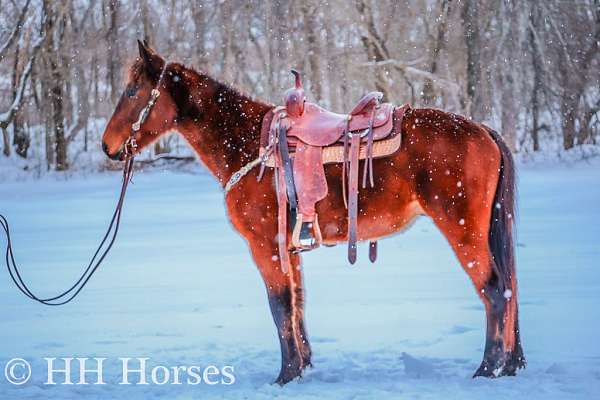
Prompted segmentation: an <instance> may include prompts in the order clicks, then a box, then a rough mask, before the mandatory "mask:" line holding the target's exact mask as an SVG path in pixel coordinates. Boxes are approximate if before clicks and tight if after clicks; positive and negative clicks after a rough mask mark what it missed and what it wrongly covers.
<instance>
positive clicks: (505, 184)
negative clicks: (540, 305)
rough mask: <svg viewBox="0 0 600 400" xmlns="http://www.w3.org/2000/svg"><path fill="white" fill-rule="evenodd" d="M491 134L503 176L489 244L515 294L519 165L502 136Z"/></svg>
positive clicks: (501, 274) (503, 279)
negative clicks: (516, 166)
mask: <svg viewBox="0 0 600 400" xmlns="http://www.w3.org/2000/svg"><path fill="white" fill-rule="evenodd" d="M488 132H489V134H490V135H491V137H492V139H494V142H496V145H497V146H498V148H499V149H500V154H501V162H500V174H499V176H498V185H497V186H496V194H495V195H494V203H493V204H492V220H491V223H490V231H489V235H488V242H489V246H490V250H491V252H492V257H493V259H494V263H495V264H496V274H498V278H499V280H500V282H503V283H504V289H511V290H514V289H515V287H514V285H513V283H514V280H515V279H516V277H515V243H514V233H515V232H514V229H513V228H514V225H515V218H516V215H515V214H516V200H517V187H516V180H517V177H516V172H515V164H514V160H513V157H512V154H511V152H510V149H509V148H508V146H507V145H506V143H505V142H504V140H503V139H502V138H501V137H500V135H499V134H498V132H495V131H494V130H492V129H489V128H488ZM515 294H516V293H515Z"/></svg>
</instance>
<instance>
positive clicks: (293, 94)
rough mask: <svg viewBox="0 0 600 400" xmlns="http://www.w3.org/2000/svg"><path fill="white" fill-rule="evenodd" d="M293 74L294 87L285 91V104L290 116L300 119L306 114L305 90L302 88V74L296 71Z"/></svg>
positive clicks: (293, 70)
mask: <svg viewBox="0 0 600 400" xmlns="http://www.w3.org/2000/svg"><path fill="white" fill-rule="evenodd" d="M292 74H293V75H294V77H295V82H294V87H293V88H290V89H288V90H286V91H285V95H284V97H283V102H284V104H285V109H286V111H287V114H288V115H289V116H291V117H300V116H301V115H302V114H304V103H305V102H306V96H305V95H304V88H303V87H302V80H301V79H300V73H299V72H298V71H296V70H295V69H292Z"/></svg>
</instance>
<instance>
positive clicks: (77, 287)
mask: <svg viewBox="0 0 600 400" xmlns="http://www.w3.org/2000/svg"><path fill="white" fill-rule="evenodd" d="M166 69H167V63H166V62H165V66H164V68H163V70H162V72H161V74H160V78H159V80H158V83H157V84H156V87H155V88H154V89H152V93H151V96H150V99H149V100H148V103H147V104H146V106H145V107H144V108H143V109H142V110H141V111H140V114H139V116H138V119H137V121H136V122H134V123H133V124H132V125H131V132H130V135H129V137H128V138H127V140H126V141H125V144H124V148H123V156H124V161H125V163H124V165H123V182H122V184H121V193H120V195H119V200H118V201H117V206H116V207H115V211H114V213H113V216H112V219H111V220H110V223H109V225H108V229H107V230H106V234H105V235H104V237H103V239H102V241H101V242H100V245H99V246H98V248H97V249H96V252H95V253H94V255H93V257H92V259H91V260H90V262H89V264H88V266H87V268H86V269H85V270H84V272H83V273H82V274H81V276H80V277H79V279H78V280H77V281H76V282H75V283H74V284H73V285H72V286H71V287H70V288H69V289H67V290H65V291H64V292H62V293H60V294H58V295H56V296H53V297H47V298H40V297H38V296H36V295H35V294H34V293H33V292H32V291H31V290H30V289H29V287H28V286H27V285H26V284H25V282H24V281H23V278H22V276H21V273H20V272H19V268H18V267H17V263H16V261H15V255H14V251H13V246H12V240H11V237H10V227H9V225H8V220H7V219H6V217H5V216H4V215H2V214H0V225H1V226H2V229H4V233H6V241H7V244H6V268H7V269H8V273H9V274H10V277H11V279H12V281H13V282H14V284H15V285H16V286H17V288H18V289H19V291H20V292H21V293H23V294H24V295H25V296H27V297H29V298H30V299H31V300H34V301H37V302H38V303H41V304H44V305H47V306H60V305H63V304H67V303H69V302H71V301H72V300H73V299H74V298H75V297H76V296H77V295H78V294H79V293H81V291H82V290H83V288H84V287H85V285H86V284H87V283H88V282H89V280H90V278H91V277H92V275H94V273H95V272H96V270H97V269H98V267H100V265H101V264H102V262H103V261H104V259H105V258H106V256H107V255H108V252H109V251H110V250H111V249H112V247H113V245H114V243H115V241H116V239H117V234H118V233H119V227H120V225H121V214H122V212H123V204H124V203H125V194H126V193H127V187H128V186H129V183H130V182H131V179H132V177H133V161H134V158H135V153H136V149H137V144H136V141H135V134H136V133H137V132H138V131H139V130H140V128H141V126H142V125H143V123H144V122H145V121H146V119H147V118H148V115H150V112H151V111H152V107H154V104H155V103H156V100H157V99H158V97H159V96H160V91H159V88H160V85H161V84H162V81H163V77H164V74H165V71H166ZM107 243H108V244H107ZM105 244H107V246H106V248H105V249H104V250H103V247H104V246H105Z"/></svg>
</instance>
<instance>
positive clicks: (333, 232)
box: [319, 200, 425, 245]
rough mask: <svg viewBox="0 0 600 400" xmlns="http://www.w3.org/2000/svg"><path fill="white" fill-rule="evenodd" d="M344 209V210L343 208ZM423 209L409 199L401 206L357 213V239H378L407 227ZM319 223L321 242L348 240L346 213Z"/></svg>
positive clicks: (421, 213)
mask: <svg viewBox="0 0 600 400" xmlns="http://www.w3.org/2000/svg"><path fill="white" fill-rule="evenodd" d="M344 211H346V210H345V209H344ZM424 214H425V213H424V211H423V209H422V208H421V205H420V204H419V202H418V201H416V200H415V201H411V202H409V203H407V204H405V205H404V206H403V207H402V206H401V207H397V208H393V207H389V206H388V207H384V208H382V209H381V210H372V211H370V212H369V213H366V214H362V213H359V217H358V230H357V236H358V240H359V241H367V240H371V241H373V240H379V239H382V238H384V237H387V236H391V235H394V234H396V233H400V232H402V231H404V230H406V229H408V228H409V227H410V226H411V225H412V223H413V222H414V221H415V219H416V218H417V217H418V216H419V215H424ZM319 225H320V227H321V233H322V235H323V243H324V244H327V245H334V244H337V243H340V242H345V241H347V240H348V232H347V230H348V219H347V214H346V213H344V214H342V215H337V213H336V215H335V216H333V217H332V218H325V219H323V220H322V219H321V216H319Z"/></svg>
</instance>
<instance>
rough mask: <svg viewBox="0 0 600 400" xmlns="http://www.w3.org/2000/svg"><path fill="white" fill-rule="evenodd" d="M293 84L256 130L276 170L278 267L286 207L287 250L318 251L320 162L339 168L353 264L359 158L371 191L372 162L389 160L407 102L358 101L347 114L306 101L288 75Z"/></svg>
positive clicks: (378, 96)
mask: <svg viewBox="0 0 600 400" xmlns="http://www.w3.org/2000/svg"><path fill="white" fill-rule="evenodd" d="M292 73H293V74H294V76H295V86H294V87H293V88H291V89H288V90H287V91H286V92H285V95H284V104H285V106H278V107H275V108H273V109H272V110H271V111H269V112H268V113H267V115H266V116H265V117H264V119H263V124H262V131H261V148H260V155H261V157H262V156H265V161H264V162H263V163H262V166H261V172H260V173H259V179H260V178H261V177H262V175H263V172H264V169H265V167H274V168H275V169H276V189H277V201H278V206H279V213H278V226H279V227H278V229H279V235H278V236H279V254H280V258H281V265H282V269H286V268H287V266H288V265H289V253H288V250H289V249H288V244H287V218H288V205H289V211H290V213H289V214H290V215H289V216H290V217H291V219H292V226H293V229H292V240H291V247H292V250H293V251H305V250H311V249H314V248H316V247H318V246H319V245H320V244H321V242H322V237H321V231H320V228H319V223H318V216H317V213H316V210H315V207H316V203H317V202H318V201H320V200H322V199H323V198H325V197H326V196H327V193H328V187H327V180H326V178H325V170H324V167H323V165H324V164H328V163H342V165H343V174H342V188H343V192H344V193H343V197H344V202H345V205H346V207H347V208H348V259H349V261H350V263H352V264H353V263H354V262H355V261H356V241H357V235H356V232H357V219H358V214H357V212H358V187H359V178H358V177H359V171H358V169H359V160H365V162H364V169H363V174H362V186H363V188H366V187H367V184H370V185H371V186H372V187H374V180H373V164H372V161H373V158H379V157H385V156H389V155H391V154H393V153H395V152H396V151H398V149H399V148H400V145H401V134H400V129H398V130H397V131H394V129H393V128H394V124H395V123H401V121H402V117H403V115H404V112H405V111H406V110H407V109H408V105H405V106H403V107H401V108H395V107H394V106H393V105H392V104H390V103H383V104H382V103H381V100H382V97H383V94H382V93H380V92H371V93H369V94H367V95H365V96H363V97H362V98H361V99H360V100H359V102H358V104H357V105H356V106H355V107H353V108H352V110H351V111H350V112H349V113H348V114H338V113H334V112H331V111H328V110H326V109H324V108H322V107H320V106H319V105H317V104H314V103H311V102H307V101H306V97H305V94H304V89H303V88H302V82H301V79H300V74H299V73H298V72H296V71H294V70H292ZM376 249H377V246H376V243H375V242H371V244H370V246H369V259H370V260H371V261H375V258H376Z"/></svg>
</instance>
